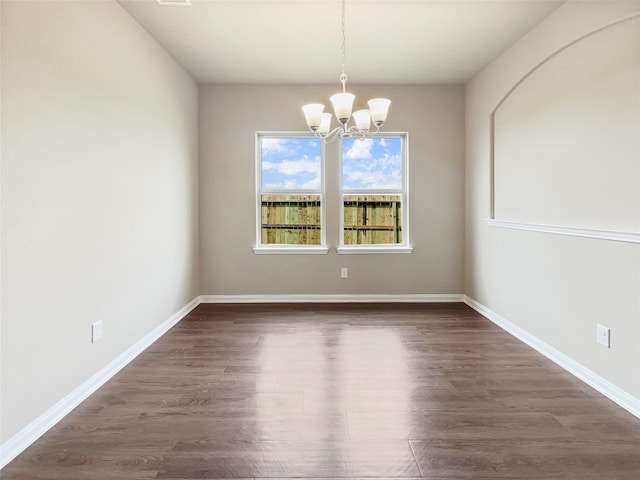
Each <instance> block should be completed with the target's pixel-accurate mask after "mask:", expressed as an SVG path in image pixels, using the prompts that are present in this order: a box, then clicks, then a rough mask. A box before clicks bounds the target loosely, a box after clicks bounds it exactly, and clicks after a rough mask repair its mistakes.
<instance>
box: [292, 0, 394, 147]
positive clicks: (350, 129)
mask: <svg viewBox="0 0 640 480" xmlns="http://www.w3.org/2000/svg"><path fill="white" fill-rule="evenodd" d="M345 59H346V35H345V0H342V75H340V82H342V93H336V94H335V95H332V96H331V98H330V99H329V100H331V104H332V105H333V111H334V113H335V115H336V118H337V119H338V123H340V125H339V126H337V127H336V128H334V129H333V130H331V114H330V113H325V112H324V105H323V104H321V103H309V104H307V105H303V106H302V111H303V112H304V115H305V118H306V120H307V126H308V127H309V129H310V130H311V131H312V132H313V134H314V135H315V136H316V137H320V138H322V140H323V141H324V142H325V143H329V142H332V141H333V140H335V139H336V138H338V134H339V136H340V137H341V138H351V137H354V136H356V137H359V138H360V139H362V140H364V138H365V137H366V136H367V134H369V130H370V129H371V122H373V125H374V126H375V128H376V130H375V132H373V133H378V131H379V130H380V127H381V126H382V124H383V123H384V122H385V120H386V119H387V112H388V111H389V105H391V100H389V99H387V98H373V99H371V100H369V102H367V103H368V105H369V108H368V109H364V110H356V111H355V112H353V114H352V113H351V111H352V110H353V101H354V100H355V98H356V96H355V95H353V94H352V93H347V91H346V90H347V74H346V72H345ZM352 116H353V121H354V123H355V125H348V123H349V119H350V118H351V117H352Z"/></svg>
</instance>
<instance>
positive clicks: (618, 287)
mask: <svg viewBox="0 0 640 480" xmlns="http://www.w3.org/2000/svg"><path fill="white" fill-rule="evenodd" d="M638 11H640V2H638V1H620V2H570V3H567V4H565V5H564V6H562V7H561V8H560V9H559V10H557V11H556V12H555V13H554V14H552V15H551V16H550V17H549V18H547V19H546V20H545V21H544V22H542V23H541V24H540V25H539V26H537V27H536V28H535V29H534V30H532V31H531V32H530V33H529V34H528V35H526V36H525V37H524V38H523V39H522V40H520V41H519V42H518V43H517V44H515V45H514V46H513V47H512V48H510V49H509V50H508V51H507V52H505V53H504V54H503V55H501V56H500V57H499V58H498V59H497V60H495V61H494V62H493V63H492V64H490V65H489V66H488V67H487V68H485V69H484V71H483V72H481V73H480V74H479V75H478V76H476V77H475V78H474V79H473V80H472V81H471V82H469V83H468V84H467V87H466V171H465V175H466V260H465V267H466V272H465V279H466V281H465V293H466V294H467V295H468V296H470V297H472V298H473V299H475V300H477V301H479V302H480V303H482V304H484V305H485V306H487V307H488V308H490V309H491V310H493V311H494V312H496V313H497V314H499V315H501V316H503V317H504V318H506V319H507V320H509V321H511V322H513V323H515V324H516V325H517V326H519V327H520V328H522V329H524V330H525V331H527V332H529V333H530V334H532V335H534V336H535V337H537V338H538V339H540V340H541V341H543V342H545V343H547V344H548V345H550V346H552V347H553V348H555V349H557V350H559V351H560V352H562V353H564V354H565V355H567V356H568V357H570V358H571V359H573V360H575V361H577V362H579V363H580V364H582V365H584V366H586V367H587V368H589V369H590V370H592V371H593V372H595V373H596V374H598V375H600V376H602V377H604V378H605V379H606V380H608V381H610V382H611V383H613V384H614V385H616V386H618V387H619V388H621V389H623V390H625V391H626V392H628V393H629V394H631V395H633V396H635V397H636V398H638V397H640V246H639V245H638V244H631V243H622V242H613V241H606V240H598V239H589V238H577V237H569V236H560V235H550V234H546V233H536V232H526V231H518V230H508V229H502V228H497V227H490V226H487V224H486V223H485V219H486V218H488V217H489V213H490V210H489V207H490V203H489V200H490V184H489V178H490V172H489V165H490V163H489V146H490V144H489V138H490V137H489V115H490V113H491V111H492V110H493V109H494V108H495V107H496V105H497V104H498V102H499V101H500V100H501V99H502V97H504V95H506V93H507V92H508V91H509V89H510V88H511V87H512V86H513V85H514V84H515V83H516V82H517V81H518V80H519V79H520V78H521V77H522V76H523V75H524V74H525V73H527V71H528V70H529V69H531V68H532V67H534V66H535V65H537V64H538V63H539V62H540V61H542V60H543V59H544V58H545V57H546V56H548V55H549V54H551V53H552V52H554V51H555V50H557V49H558V48H561V47H563V46H564V45H566V44H567V43H569V42H570V41H573V40H574V39H576V38H578V37H580V36H581V35H584V34H586V33H588V32H590V31H592V30H594V29H595V28H597V27H600V26H602V25H605V24H606V23H608V22H611V21H614V20H616V19H618V18H621V17H624V16H626V15H629V14H631V13H633V12H638ZM636 38H638V39H640V33H639V34H638V36H636ZM566 55H571V54H570V51H568V50H567V52H566ZM569 60H570V61H573V60H575V59H571V58H569ZM635 68H639V65H638V63H636V64H635ZM609 93H611V92H609ZM613 97H615V95H611V98H610V100H609V107H610V108H612V109H615V108H621V107H620V106H619V105H618V104H616V102H615V99H614V98H613ZM549 100H550V101H551V102H552V101H553V99H549ZM557 100H558V101H559V100H560V99H557ZM595 101H596V102H598V103H599V104H600V105H602V103H603V102H604V103H606V102H607V98H606V94H605V96H604V97H602V98H598V99H595ZM637 107H638V105H637V104H636V110H635V112H636V115H635V118H634V117H633V116H631V117H629V116H628V111H627V113H626V114H625V112H624V111H623V110H621V111H619V113H620V117H621V118H626V119H627V120H625V121H629V118H631V121H635V122H636V124H635V129H636V132H640V122H639V118H638V111H639V110H638V108H637ZM625 115H627V116H626V117H625ZM552 120H553V119H552ZM585 121H586V120H585ZM550 124H552V122H550ZM627 146H628V145H627ZM627 146H623V148H626V147H627ZM583 148H589V147H586V146H585V147H583ZM632 148H633V149H635V153H634V157H633V158H635V160H636V161H635V162H633V163H632V164H629V165H628V166H627V170H626V173H627V175H628V176H630V177H632V178H634V179H635V181H636V182H637V183H636V184H637V185H638V184H640V178H639V173H638V172H639V171H640V170H639V166H638V162H640V151H638V145H637V143H636V144H635V145H632ZM583 153H584V154H585V156H588V153H589V152H587V151H584V152H583ZM612 153H613V152H612ZM577 154H580V151H579V150H578V152H577ZM559 161H561V160H559ZM602 161H607V158H602ZM502 174H503V177H501V181H503V182H504V181H505V178H504V172H502ZM506 180H507V181H508V178H507V179H506ZM584 181H586V182H589V183H592V184H593V185H594V186H598V187H601V185H603V183H602V182H599V179H598V178H588V179H584ZM564 188H565V189H566V192H565V195H566V196H567V197H571V196H572V195H579V189H573V188H572V186H571V185H570V184H566V185H564ZM614 188H615V187H614ZM596 192H597V193H596ZM609 193H610V194H614V193H615V192H614V191H613V190H612V187H609V190H608V191H607V190H606V189H605V190H604V191H603V190H602V188H594V194H598V195H602V196H604V197H606V196H607V194H609ZM507 200H508V199H505V198H504V197H503V198H501V201H502V202H504V201H507ZM545 201H546V199H545V198H541V199H540V202H541V207H542V208H545V209H550V208H554V206H553V205H548V204H545V203H544V202H545ZM631 211H636V212H637V211H638V210H637V208H636V206H634V207H633V209H632V210H631ZM510 220H518V219H513V218H510ZM578 226H582V225H578ZM597 323H602V324H604V325H606V326H608V327H610V328H611V343H612V348H611V349H606V348H603V347H602V346H600V345H598V344H596V342H595V332H596V324H597Z"/></svg>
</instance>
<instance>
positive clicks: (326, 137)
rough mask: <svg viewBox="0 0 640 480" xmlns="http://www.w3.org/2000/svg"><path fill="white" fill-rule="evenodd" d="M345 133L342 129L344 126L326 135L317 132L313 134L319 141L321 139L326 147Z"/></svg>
mask: <svg viewBox="0 0 640 480" xmlns="http://www.w3.org/2000/svg"><path fill="white" fill-rule="evenodd" d="M343 133H344V130H343V129H342V126H339V127H336V128H334V129H333V130H331V131H330V132H329V133H327V134H325V135H321V134H319V133H318V131H317V130H316V131H314V132H313V134H314V135H315V136H316V137H318V138H319V139H321V140H322V143H324V144H325V145H328V144H329V143H331V142H333V141H334V140H335V139H336V138H337V137H338V134H340V136H342V134H343Z"/></svg>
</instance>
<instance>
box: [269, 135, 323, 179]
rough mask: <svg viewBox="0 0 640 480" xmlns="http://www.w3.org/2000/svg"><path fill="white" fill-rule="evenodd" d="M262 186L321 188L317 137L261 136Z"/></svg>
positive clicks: (319, 154)
mask: <svg viewBox="0 0 640 480" xmlns="http://www.w3.org/2000/svg"><path fill="white" fill-rule="evenodd" d="M260 149H261V157H260V158H261V161H262V165H261V167H262V170H261V173H262V189H263V190H320V188H321V171H322V168H321V165H322V163H321V161H320V157H321V144H320V139H318V138H262V139H261V143H260Z"/></svg>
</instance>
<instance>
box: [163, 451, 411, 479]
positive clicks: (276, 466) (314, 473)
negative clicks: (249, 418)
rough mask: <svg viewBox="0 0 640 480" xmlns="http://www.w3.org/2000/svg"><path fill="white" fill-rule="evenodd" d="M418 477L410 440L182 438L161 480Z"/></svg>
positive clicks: (172, 453)
mask: <svg viewBox="0 0 640 480" xmlns="http://www.w3.org/2000/svg"><path fill="white" fill-rule="evenodd" d="M179 475H183V476H186V478H192V477H195V478H235V477H287V478H291V477H294V478H305V477H378V476H390V477H398V476H399V477H418V476H420V471H419V470H418V468H417V465H416V462H415V459H414V457H413V453H412V451H411V448H410V447H409V444H408V442H385V443H372V442H366V443H355V442H225V443H219V442H198V443H185V442H180V443H178V444H177V445H176V447H175V448H174V449H173V450H172V452H171V454H170V455H169V456H168V457H167V458H166V460H165V462H164V464H163V466H162V468H161V469H160V472H159V474H158V477H157V478H158V479H161V478H165V477H175V476H179Z"/></svg>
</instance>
